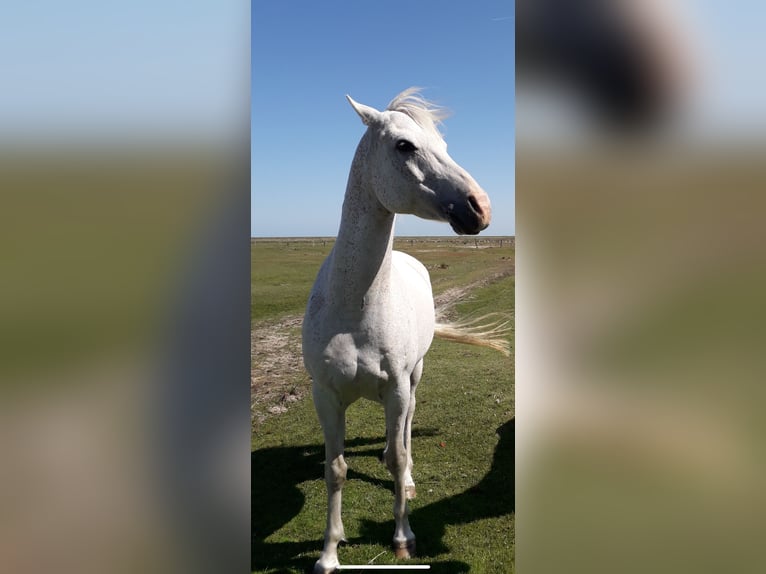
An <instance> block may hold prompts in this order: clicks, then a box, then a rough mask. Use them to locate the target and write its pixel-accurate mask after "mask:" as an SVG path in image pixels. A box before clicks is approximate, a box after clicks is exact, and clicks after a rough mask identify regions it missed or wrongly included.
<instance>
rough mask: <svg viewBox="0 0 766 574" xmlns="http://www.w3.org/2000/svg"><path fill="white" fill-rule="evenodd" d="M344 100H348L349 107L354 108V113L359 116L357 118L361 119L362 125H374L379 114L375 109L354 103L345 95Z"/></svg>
mask: <svg viewBox="0 0 766 574" xmlns="http://www.w3.org/2000/svg"><path fill="white" fill-rule="evenodd" d="M346 99H347V100H348V103H349V104H351V107H352V108H354V111H355V112H356V113H357V114H359V117H360V118H362V123H363V124H364V125H366V126H369V125H370V124H372V123H375V122H376V121H377V119H378V118H379V117H380V112H379V111H378V110H376V109H375V108H371V107H370V106H365V105H364V104H360V103H359V102H355V101H354V100H353V99H352V98H351V96H349V95H346Z"/></svg>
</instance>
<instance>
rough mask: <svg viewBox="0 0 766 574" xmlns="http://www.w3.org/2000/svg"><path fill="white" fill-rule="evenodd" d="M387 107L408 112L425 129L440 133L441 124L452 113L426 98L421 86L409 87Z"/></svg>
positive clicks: (404, 112) (390, 109) (393, 110)
mask: <svg viewBox="0 0 766 574" xmlns="http://www.w3.org/2000/svg"><path fill="white" fill-rule="evenodd" d="M386 109H387V110H389V111H392V112H402V113H403V114H407V115H408V116H410V117H411V118H412V119H413V120H415V123H416V124H418V125H419V126H420V127H421V128H423V129H424V130H431V131H433V132H436V133H437V134H439V135H441V134H440V132H439V125H441V123H442V120H443V119H445V118H446V117H447V116H449V115H450V114H449V111H448V110H445V109H444V108H442V107H441V106H437V105H436V104H434V103H433V102H429V101H428V100H426V99H425V98H424V97H423V96H422V95H421V94H420V88H415V87H413V88H407V89H406V90H404V91H403V92H402V93H400V94H399V95H397V96H396V97H395V98H394V99H393V100H391V102H390V103H389V104H388V106H387V107H386Z"/></svg>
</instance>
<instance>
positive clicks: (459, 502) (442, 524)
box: [250, 420, 514, 574]
mask: <svg viewBox="0 0 766 574" xmlns="http://www.w3.org/2000/svg"><path fill="white" fill-rule="evenodd" d="M434 432H435V431H433V430H432V429H423V430H421V431H420V433H422V434H426V435H427V434H433V433H434ZM497 432H498V434H499V436H500V441H499V442H498V444H497V446H496V447H495V453H494V456H493V460H492V467H491V468H490V470H489V472H488V473H487V474H486V475H485V476H484V477H483V478H482V480H481V481H480V482H479V483H477V484H476V485H474V486H473V487H471V488H469V489H468V490H466V491H464V492H462V493H460V494H457V495H455V496H452V497H449V498H446V499H443V500H440V501H438V502H435V503H433V504H429V505H427V506H424V507H422V508H418V509H416V510H414V511H413V512H412V514H411V515H410V521H411V524H412V525H413V528H414V529H415V530H416V532H417V535H418V556H421V557H435V556H437V555H439V554H444V553H446V552H449V548H448V547H447V546H446V545H445V544H444V543H443V541H442V538H443V536H444V533H445V531H446V526H447V525H453V524H465V523H469V522H473V521H476V520H480V519H483V518H489V517H493V516H503V515H505V514H509V513H511V512H514V424H513V421H512V420H511V421H509V422H507V423H505V424H504V425H502V426H501V427H500V428H499V429H498V430H497ZM416 433H418V431H417V430H416V429H413V435H415V434H416ZM383 443H385V438H384V437H380V438H357V439H351V440H349V441H347V442H346V446H347V447H348V448H355V447H365V446H369V447H371V448H369V449H364V450H358V451H356V452H355V453H354V456H374V457H379V456H380V446H381V445H383ZM250 460H251V465H252V466H251V468H252V469H254V470H256V472H251V494H252V496H251V547H250V548H251V552H250V556H251V558H250V562H251V564H250V565H251V570H259V569H271V570H276V571H280V572H289V571H295V570H298V571H301V572H310V571H311V568H312V567H313V565H314V562H315V561H316V559H317V556H318V555H319V552H320V551H321V549H322V540H321V535H320V536H318V537H317V538H315V539H312V540H306V541H300V542H266V539H267V538H268V537H269V536H270V535H271V534H273V533H274V532H276V531H278V530H279V529H280V528H282V527H283V526H284V525H285V524H287V523H288V522H290V521H291V520H292V519H293V518H295V517H296V516H297V515H298V514H299V513H300V512H301V510H302V508H303V505H304V503H305V496H304V495H303V493H302V492H301V491H300V489H299V488H298V485H299V484H301V483H303V482H306V481H310V480H316V479H317V478H318V477H321V476H323V475H324V466H323V465H324V445H323V444H313V445H302V446H292V447H270V448H263V449H258V450H254V451H252V453H251V455H250ZM349 478H355V479H361V480H365V481H369V482H371V483H374V484H376V485H378V486H382V487H384V488H388V489H391V490H393V482H392V481H390V480H381V479H377V478H373V477H369V476H367V475H364V474H363V473H353V476H352V471H351V469H349ZM393 528H394V522H393V520H387V521H382V522H375V521H370V520H364V521H363V522H362V533H361V535H360V536H359V537H357V538H354V539H352V540H349V542H350V543H352V544H354V543H365V542H366V541H369V540H370V539H371V538H372V539H377V540H388V539H389V538H390V536H391V532H392V531H393ZM430 565H431V572H434V573H443V574H447V573H449V574H459V573H461V572H469V571H470V566H469V565H468V564H466V563H464V562H461V561H458V560H446V561H436V562H431V563H430Z"/></svg>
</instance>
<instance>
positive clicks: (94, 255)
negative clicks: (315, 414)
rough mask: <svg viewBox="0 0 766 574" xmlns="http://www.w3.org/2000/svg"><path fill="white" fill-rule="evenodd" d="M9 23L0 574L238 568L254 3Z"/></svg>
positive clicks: (83, 2) (32, 9) (242, 540)
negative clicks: (252, 11)
mask: <svg viewBox="0 0 766 574" xmlns="http://www.w3.org/2000/svg"><path fill="white" fill-rule="evenodd" d="M1 12H2V16H0V68H1V69H2V70H3V79H2V83H3V88H2V90H1V91H0V197H1V198H2V199H1V201H0V205H1V206H2V207H1V208H0V266H1V267H0V269H1V271H0V452H2V463H0V484H2V493H0V571H1V572H51V571H56V572H73V573H74V572H77V573H89V572H94V573H95V572H98V573H104V572H132V573H135V572H180V571H183V572H229V571H231V572H243V571H244V572H246V571H248V570H247V569H248V564H249V561H248V558H249V513H250V511H249V503H248V501H249V476H250V475H249V462H248V461H249V453H250V441H249V435H250V424H249V338H248V334H249V289H248V285H249V215H248V205H249V195H248V193H249V109H250V108H249V57H248V54H249V48H250V19H249V16H250V7H249V4H248V3H245V2H219V3H208V2H182V3H181V2H167V1H164V0H160V1H159V2H155V1H152V2H147V1H143V0H139V1H137V2H130V3H112V2H106V3H104V2H95V1H87V0H74V1H73V2H67V3H63V4H62V3H59V2H51V1H43V2H33V3H16V4H13V3H10V4H8V3H6V4H4V5H3V8H2V10H1Z"/></svg>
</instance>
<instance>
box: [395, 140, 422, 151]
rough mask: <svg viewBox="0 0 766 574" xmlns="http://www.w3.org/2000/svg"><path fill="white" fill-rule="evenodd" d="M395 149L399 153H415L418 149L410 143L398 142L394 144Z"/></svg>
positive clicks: (405, 141)
mask: <svg viewBox="0 0 766 574" xmlns="http://www.w3.org/2000/svg"><path fill="white" fill-rule="evenodd" d="M396 149H397V150H398V151H401V152H411V151H415V150H416V149H418V148H416V147H415V145H414V144H413V143H412V142H410V141H407V140H399V141H398V142H396Z"/></svg>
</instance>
